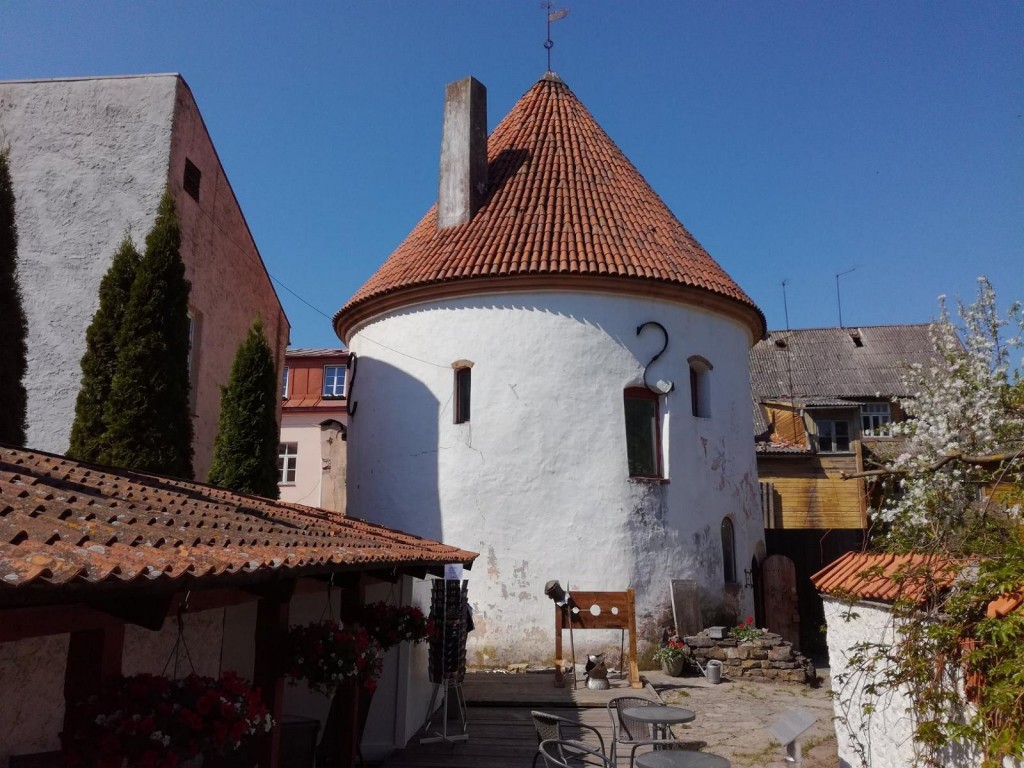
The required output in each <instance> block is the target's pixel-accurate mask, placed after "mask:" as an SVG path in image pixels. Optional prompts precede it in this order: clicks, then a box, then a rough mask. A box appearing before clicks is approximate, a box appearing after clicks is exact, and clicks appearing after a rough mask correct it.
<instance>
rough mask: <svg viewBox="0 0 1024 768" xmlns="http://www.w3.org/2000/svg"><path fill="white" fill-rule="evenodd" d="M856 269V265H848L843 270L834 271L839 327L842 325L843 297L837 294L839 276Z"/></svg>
mask: <svg viewBox="0 0 1024 768" xmlns="http://www.w3.org/2000/svg"><path fill="white" fill-rule="evenodd" d="M856 269H857V268H856V267H850V268H849V269H848V270H846V271H845V272H836V304H837V305H838V307H839V327H840V328H842V327H843V297H842V296H840V295H839V278H840V277H842V276H843V275H848V274H850V273H851V272H853V271H854V270H856Z"/></svg>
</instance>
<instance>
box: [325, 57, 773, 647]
mask: <svg viewBox="0 0 1024 768" xmlns="http://www.w3.org/2000/svg"><path fill="white" fill-rule="evenodd" d="M483 98H484V96H483V88H482V86H480V85H479V83H476V81H471V80H466V81H461V82H460V83H456V84H453V85H452V86H449V92H448V103H447V107H446V115H445V138H444V144H443V146H442V179H441V185H440V200H439V204H438V206H435V207H434V208H433V209H431V210H430V211H429V212H428V213H427V215H426V216H425V217H424V218H423V220H422V221H421V222H420V223H419V224H418V225H417V226H416V228H415V229H414V230H413V231H412V233H411V234H410V235H409V236H408V238H407V239H406V240H405V242H403V243H402V245H400V246H399V247H398V249H397V250H396V251H395V252H394V253H393V254H392V255H391V257H390V258H389V259H388V260H387V262H385V264H384V265H383V266H382V267H381V268H380V270H379V271H378V272H377V273H376V274H375V275H374V276H373V277H372V278H371V279H370V280H369V282H367V283H366V285H364V286H363V287H362V289H360V291H359V292H358V293H357V294H356V295H355V296H354V297H353V298H352V299H351V300H350V301H349V302H348V303H347V304H346V305H345V306H344V307H343V308H342V309H341V311H340V312H339V313H338V315H337V316H336V318H335V328H336V330H337V332H338V335H339V337H340V338H342V339H343V340H344V341H345V342H346V343H347V344H348V346H349V349H350V350H351V352H352V353H353V354H354V356H355V357H356V358H357V360H358V362H357V367H356V369H355V371H354V376H353V377H352V380H351V385H352V388H351V390H350V393H349V398H350V405H349V409H350V421H349V438H348V439H349V452H348V509H349V512H350V514H352V515H354V516H357V517H365V518H368V519H372V520H374V521H375V522H380V523H384V524H386V525H390V526H394V527H396V528H400V529H402V530H405V531H409V532H412V533H416V534H419V535H422V536H426V537H430V538H435V539H439V540H443V541H446V542H449V543H452V544H456V545H458V546H460V547H463V548H467V549H475V550H477V551H479V552H480V553H481V557H480V559H479V560H478V561H477V565H476V567H475V568H474V570H473V572H472V575H471V581H470V599H471V602H472V604H473V607H474V610H475V613H474V619H475V622H476V631H475V632H473V633H472V634H471V635H470V652H469V657H470V662H471V663H480V664H498V663H507V662H514V661H526V660H542V659H550V658H551V656H552V651H553V634H552V633H553V624H554V622H553V612H554V609H553V607H552V603H551V602H550V601H549V600H548V599H547V598H546V597H545V596H544V593H543V587H544V583H545V582H546V581H548V580H550V579H560V580H561V582H562V584H563V585H564V586H567V587H568V588H569V590H570V592H571V591H572V590H573V589H578V590H584V591H618V590H625V589H627V588H633V589H635V590H636V596H637V612H638V616H642V615H643V614H645V613H651V614H657V613H659V612H660V610H661V609H662V608H665V607H667V606H668V602H669V582H670V580H671V579H693V580H696V581H697V582H698V584H699V587H700V594H701V604H702V605H701V609H702V612H703V614H704V617H705V619H706V621H708V622H717V621H726V620H731V619H733V618H735V617H745V616H746V615H747V614H749V613H752V612H753V595H752V591H751V590H750V589H749V588H747V587H745V586H744V581H745V579H744V570H746V569H749V568H750V564H751V559H752V558H753V557H754V556H755V554H756V553H757V552H758V551H759V550H760V551H761V552H763V535H764V534H763V528H762V523H761V513H760V507H759V502H758V486H757V473H756V468H755V463H754V446H753V426H752V411H751V399H750V390H749V377H748V371H747V353H748V350H749V348H750V346H751V345H752V344H753V343H754V342H755V341H756V340H757V339H759V338H760V337H761V336H762V335H763V333H764V317H763V315H762V314H761V312H760V311H759V310H758V309H757V307H756V306H755V305H754V304H753V302H752V301H751V300H750V299H749V298H748V297H747V295H746V294H745V293H744V292H743V291H742V290H741V289H740V288H739V287H738V286H737V285H736V284H735V283H734V282H733V281H732V280H731V279H730V278H729V276H728V275H727V274H726V273H725V272H724V271H723V270H722V269H721V267H719V266H718V265H717V264H716V263H715V262H714V261H713V260H712V259H711V257H710V256H709V255H708V254H707V253H706V252H705V251H704V249H703V248H702V247H701V246H700V244H699V243H697V241H696V240H694V238H693V237H692V236H691V235H690V234H689V233H688V232H687V231H686V230H685V229H684V228H683V226H682V225H681V224H680V223H679V222H678V221H677V220H676V218H675V217H674V216H673V215H672V214H671V212H670V211H669V210H668V209H667V208H666V207H665V205H664V204H663V203H662V202H661V200H660V199H659V198H658V196H657V195H656V194H655V193H654V191H653V190H652V189H651V188H650V187H649V186H648V185H647V183H646V182H645V181H644V179H643V177H642V176H641V175H640V174H639V172H638V171H637V170H636V169H635V168H634V167H633V166H632V165H631V164H630V163H629V161H628V160H627V159H626V158H625V156H624V155H623V154H622V152H621V151H620V150H619V149H618V148H617V147H616V146H615V144H614V143H613V142H612V141H611V139H610V138H609V137H608V136H607V135H606V134H605V133H604V131H603V130H602V129H601V128H600V126H598V125H597V123H596V121H594V119H593V117H592V116H591V115H590V114H589V113H588V112H587V110H586V109H585V108H584V107H583V105H582V104H581V103H580V102H579V101H578V100H577V99H576V97H575V96H574V95H573V93H572V92H571V91H570V90H569V88H568V87H567V86H566V85H565V84H564V83H563V82H562V81H561V80H560V79H559V78H558V77H557V76H555V75H553V74H551V73H548V74H547V75H545V76H544V77H543V78H542V79H541V80H540V81H539V82H538V83H537V84H536V85H535V86H534V87H533V88H532V89H530V91H529V92H527V94H526V95H525V96H523V98H522V99H521V100H520V101H519V102H518V103H517V104H516V106H515V107H513V109H512V111H511V112H510V113H509V114H508V115H507V116H506V117H505V119H504V120H503V121H502V122H501V124H500V125H499V126H498V127H497V128H496V129H495V131H494V134H493V135H492V136H491V138H490V141H489V142H488V141H487V140H486V138H485V137H484V135H483V133H484V132H483V129H482V125H486V120H485V116H484V114H483V113H484V108H483V104H482V101H483ZM488 143H489V146H488ZM484 158H486V162H485V161H484ZM577 642H579V639H577Z"/></svg>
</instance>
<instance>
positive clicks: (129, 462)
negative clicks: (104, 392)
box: [103, 191, 192, 478]
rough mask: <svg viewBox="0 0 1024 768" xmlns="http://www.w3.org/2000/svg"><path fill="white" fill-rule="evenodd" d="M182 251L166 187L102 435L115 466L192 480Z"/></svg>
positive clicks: (127, 318)
mask: <svg viewBox="0 0 1024 768" xmlns="http://www.w3.org/2000/svg"><path fill="white" fill-rule="evenodd" d="M180 249H181V230H180V228H179V226H178V215H177V212H176V210H175V206H174V198H172V197H171V194H170V192H169V191H167V192H164V196H163V198H162V199H161V200H160V207H159V208H158V209H157V217H156V223H155V224H154V225H153V229H152V230H151V231H150V233H149V234H148V235H147V236H146V253H145V255H144V256H143V257H142V261H140V262H139V268H138V272H137V273H136V275H135V282H134V283H133V284H132V290H131V294H130V296H129V298H128V306H127V307H126V308H125V313H124V319H123V321H122V323H121V331H120V333H119V334H118V337H117V364H116V365H115V368H114V378H113V379H112V381H111V384H110V397H109V399H108V400H107V405H106V408H105V411H104V418H105V419H106V422H107V432H106V434H105V435H104V436H103V440H104V442H105V443H106V457H107V459H108V460H109V462H110V463H111V464H113V465H115V466H119V467H127V468H129V469H138V470H142V471H146V472H159V473H162V474H168V475H174V476H176V477H182V478H191V477H192V418H191V415H190V413H189V396H188V395H189V373H188V353H189V349H188V347H189V320H188V296H189V291H190V288H191V286H190V284H189V282H188V280H186V279H185V265H184V264H183V263H182V261H181V253H180Z"/></svg>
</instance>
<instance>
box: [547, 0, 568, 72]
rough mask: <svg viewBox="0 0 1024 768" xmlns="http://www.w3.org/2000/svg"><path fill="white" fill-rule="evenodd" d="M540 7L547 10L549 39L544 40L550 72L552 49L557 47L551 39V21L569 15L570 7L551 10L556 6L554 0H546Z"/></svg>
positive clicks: (559, 19)
mask: <svg viewBox="0 0 1024 768" xmlns="http://www.w3.org/2000/svg"><path fill="white" fill-rule="evenodd" d="M540 7H541V8H543V9H544V10H546V11H547V21H548V36H547V39H546V40H545V41H544V48H545V50H547V52H548V72H550V71H551V49H552V48H554V47H555V43H554V41H553V40H552V39H551V22H553V21H561V20H562V19H564V18H565V17H566V16H568V15H569V9H568V8H560V9H559V10H557V11H553V10H551V9H552V7H554V3H553V2H552V0H544V2H543V3H541V4H540Z"/></svg>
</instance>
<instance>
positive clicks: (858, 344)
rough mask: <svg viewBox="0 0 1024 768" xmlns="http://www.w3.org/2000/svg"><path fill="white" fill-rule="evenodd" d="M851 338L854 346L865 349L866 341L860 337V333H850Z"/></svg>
mask: <svg viewBox="0 0 1024 768" xmlns="http://www.w3.org/2000/svg"><path fill="white" fill-rule="evenodd" d="M850 338H851V339H853V346H855V347H863V346H864V339H863V338H862V337H861V335H860V331H850Z"/></svg>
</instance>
